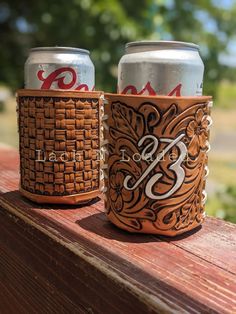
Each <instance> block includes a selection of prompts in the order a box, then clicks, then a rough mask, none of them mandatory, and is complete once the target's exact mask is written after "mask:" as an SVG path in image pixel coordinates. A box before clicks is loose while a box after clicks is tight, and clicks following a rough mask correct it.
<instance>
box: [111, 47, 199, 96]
mask: <svg viewBox="0 0 236 314" xmlns="http://www.w3.org/2000/svg"><path fill="white" fill-rule="evenodd" d="M203 73H204V64H203V62H202V59H201V57H200V55H199V46H197V45H195V44H193V43H185V42H178V41H137V42H130V43H128V44H126V54H125V55H124V56H123V57H122V58H121V60H120V62H119V65H118V87H117V89H118V90H117V92H118V93H121V94H136V95H168V96H200V95H202V87H203Z"/></svg>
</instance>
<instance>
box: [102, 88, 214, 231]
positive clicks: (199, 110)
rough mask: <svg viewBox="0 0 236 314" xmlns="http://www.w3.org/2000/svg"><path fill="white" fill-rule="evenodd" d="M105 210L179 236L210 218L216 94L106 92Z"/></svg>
mask: <svg viewBox="0 0 236 314" xmlns="http://www.w3.org/2000/svg"><path fill="white" fill-rule="evenodd" d="M105 98H106V99H107V104H105V108H104V111H105V116H104V128H105V141H106V147H107V154H106V170H105V191H106V192H105V199H106V211H107V216H108V218H109V220H110V221H111V222H113V223H114V224H115V225H117V226H118V227H120V228H122V229H125V230H128V231H130V232H143V233H153V234H163V235H168V236H175V235H177V234H181V233H183V232H186V231H188V230H191V229H193V228H195V227H197V226H199V225H200V224H201V223H202V221H203V220H204V215H205V214H204V204H205V200H206V193H205V190H204V188H205V179H206V176H207V174H208V168H207V152H208V150H209V142H208V138H209V127H210V125H211V118H210V107H211V105H212V101H211V97H207V96H202V97H168V96H166V97H165V96H163V97H159V96H153V97H152V96H134V95H112V94H106V95H105Z"/></svg>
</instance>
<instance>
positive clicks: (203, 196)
mask: <svg viewBox="0 0 236 314" xmlns="http://www.w3.org/2000/svg"><path fill="white" fill-rule="evenodd" d="M207 107H208V108H212V107H213V101H212V100H211V101H208V102H207ZM207 121H208V126H207V131H209V129H210V127H211V126H212V124H213V121H212V118H211V117H210V116H209V115H208V116H207ZM206 146H207V150H206V154H208V152H209V151H210V150H211V145H210V143H209V141H207V143H206ZM204 170H205V175H204V180H206V178H207V177H208V175H209V168H208V166H207V165H206V166H205V168H204ZM206 201H207V192H206V190H205V189H203V191H202V205H205V203H206ZM205 216H206V213H205V212H204V213H203V217H205Z"/></svg>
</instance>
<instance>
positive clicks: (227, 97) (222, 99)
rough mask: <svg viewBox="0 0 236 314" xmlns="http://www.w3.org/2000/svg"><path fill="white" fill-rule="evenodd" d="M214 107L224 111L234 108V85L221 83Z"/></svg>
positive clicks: (235, 96)
mask: <svg viewBox="0 0 236 314" xmlns="http://www.w3.org/2000/svg"><path fill="white" fill-rule="evenodd" d="M215 103H216V105H217V106H218V107H220V108H224V109H232V108H236V84H235V83H231V82H228V81H222V82H221V83H220V84H219V87H218V93H217V101H216V102H215Z"/></svg>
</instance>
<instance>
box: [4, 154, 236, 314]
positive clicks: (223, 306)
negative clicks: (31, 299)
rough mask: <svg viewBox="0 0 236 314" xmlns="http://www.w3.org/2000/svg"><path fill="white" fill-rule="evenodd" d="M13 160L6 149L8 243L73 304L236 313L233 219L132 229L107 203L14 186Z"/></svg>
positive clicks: (116, 309)
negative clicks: (170, 230)
mask: <svg viewBox="0 0 236 314" xmlns="http://www.w3.org/2000/svg"><path fill="white" fill-rule="evenodd" d="M14 156H15V157H14ZM11 158H12V163H11V165H9V167H8V163H7V162H6V159H5V157H2V154H1V155H0V191H2V193H3V194H2V195H0V204H1V206H2V207H3V208H4V209H2V211H1V219H2V222H1V225H3V226H4V234H5V237H6V238H7V239H8V245H7V247H6V248H5V249H6V250H7V248H10V250H11V251H12V252H14V251H15V254H16V255H17V256H21V259H22V261H23V262H22V263H25V264H28V263H29V261H33V262H32V263H31V271H32V272H35V273H37V274H40V275H41V276H43V278H44V280H46V279H47V278H50V282H51V284H52V285H53V286H54V287H58V289H59V290H60V291H61V293H62V292H63V293H65V291H67V294H65V297H66V298H68V299H69V300H70V302H72V303H73V304H76V302H79V304H82V306H83V307H84V308H86V309H87V308H89V307H91V308H92V309H93V310H94V311H98V312H102V308H104V306H106V307H107V308H110V309H112V312H113V313H116V312H117V313H118V312H119V311H120V310H121V309H122V310H123V311H126V312H127V313H129V312H132V311H133V306H134V304H135V310H136V312H137V313H144V312H143V311H145V312H147V311H151V312H160V311H164V312H170V313H173V311H179V312H180V313H184V312H186V311H187V312H188V313H209V312H211V313H233V312H236V301H235V300H236V276H235V260H236V252H235V243H236V241H235V239H236V238H235V237H236V227H235V226H234V225H233V224H230V223H225V222H223V221H220V220H217V219H213V218H208V219H207V220H206V223H205V224H204V225H203V227H202V228H201V229H200V230H198V231H197V232H192V235H191V236H189V237H187V236H182V237H178V238H175V239H169V238H166V237H157V236H152V235H139V234H128V233H126V232H124V231H122V230H118V229H117V228H116V227H114V226H113V225H111V224H110V223H109V222H108V221H107V219H106V217H105V215H104V208H103V202H102V201H97V202H94V203H91V204H90V206H85V207H75V206H74V207H65V206H59V205H58V206H39V205H36V204H34V203H32V202H29V201H27V200H26V199H25V198H23V197H21V196H20V194H19V192H18V191H15V190H17V183H18V182H17V180H18V177H17V175H16V171H14V169H16V153H12V157H11ZM14 158H15V159H14ZM11 171H12V172H11ZM6 172H7V177H6V176H5V174H4V173H6ZM4 178H5V179H4ZM6 224H7V227H6ZM13 235H14V236H13ZM14 239H15V240H14ZM14 241H15V243H14ZM16 251H17V253H16ZM35 252H37V256H36V254H35ZM12 254H13V253H12ZM49 262H50V264H49ZM47 264H48V267H47ZM49 265H50V267H49ZM56 265H57V267H56ZM43 274H44V275H43ZM63 278H64V279H63ZM62 279H63V280H62ZM84 282H87V285H85V283H84ZM69 284H71V285H72V287H74V289H72V290H76V291H78V293H77V294H76V293H75V292H73V291H72V290H71V289H70V287H69ZM75 287H76V289H75ZM76 300H77V301H76ZM79 304H78V306H79ZM99 305H101V307H99Z"/></svg>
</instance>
